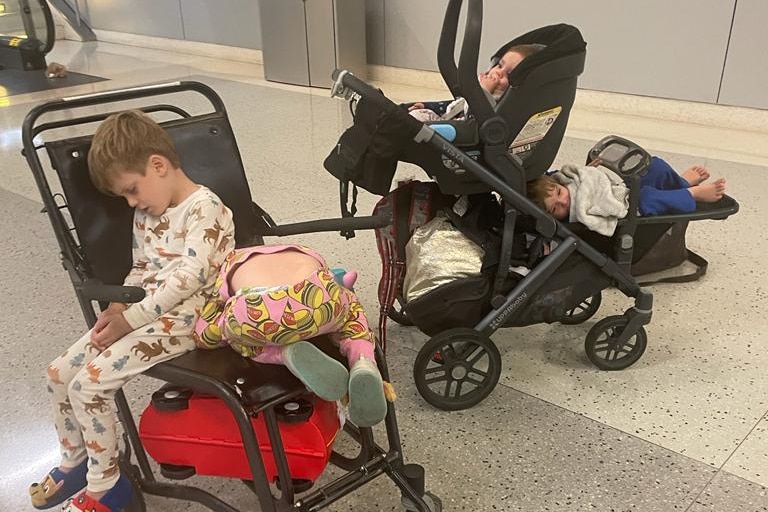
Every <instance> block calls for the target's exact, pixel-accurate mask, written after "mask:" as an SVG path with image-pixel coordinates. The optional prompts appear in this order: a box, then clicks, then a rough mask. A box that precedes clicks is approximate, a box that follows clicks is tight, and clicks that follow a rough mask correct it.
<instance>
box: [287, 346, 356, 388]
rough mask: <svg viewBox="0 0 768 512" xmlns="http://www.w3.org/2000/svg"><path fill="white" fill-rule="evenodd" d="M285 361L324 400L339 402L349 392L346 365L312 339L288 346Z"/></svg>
mask: <svg viewBox="0 0 768 512" xmlns="http://www.w3.org/2000/svg"><path fill="white" fill-rule="evenodd" d="M283 363H284V364H285V366H286V367H287V368H288V369H289V370H290V371H291V373H292V374H293V375H295V376H296V377H297V378H298V379H299V380H300V381H301V382H303V383H304V385H305V386H307V388H308V389H309V390H310V391H311V392H312V393H314V394H315V395H317V396H319V397H320V398H322V399H323V400H328V401H329V402H335V401H336V400H339V399H340V398H341V397H343V396H344V394H345V393H346V392H347V379H348V378H349V372H347V369H346V368H345V367H344V365H343V364H341V363H340V362H338V361H337V360H335V359H333V358H332V357H331V356H329V355H327V354H326V353H324V352H323V351H322V350H320V349H319V348H317V347H316V346H315V345H313V344H312V343H310V342H308V341H299V342H296V343H292V344H290V345H286V347H285V348H284V349H283Z"/></svg>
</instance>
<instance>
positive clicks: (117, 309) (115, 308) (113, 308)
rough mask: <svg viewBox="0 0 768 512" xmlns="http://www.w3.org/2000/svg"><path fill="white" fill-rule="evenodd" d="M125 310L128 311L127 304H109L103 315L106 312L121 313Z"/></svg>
mask: <svg viewBox="0 0 768 512" xmlns="http://www.w3.org/2000/svg"><path fill="white" fill-rule="evenodd" d="M126 309H128V304H123V303H122V302H110V303H109V306H107V309H105V310H104V313H106V312H107V311H109V312H111V313H122V312H123V311H125V310H126Z"/></svg>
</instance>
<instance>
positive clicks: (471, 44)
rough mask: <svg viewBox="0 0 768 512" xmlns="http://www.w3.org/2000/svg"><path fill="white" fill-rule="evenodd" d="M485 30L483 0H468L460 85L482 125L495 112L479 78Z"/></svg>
mask: <svg viewBox="0 0 768 512" xmlns="http://www.w3.org/2000/svg"><path fill="white" fill-rule="evenodd" d="M482 31H483V0H468V3H467V21H466V24H465V26H464V41H463V42H462V44H461V56H460V57H459V85H460V87H461V91H462V92H463V96H464V98H465V99H466V100H467V103H468V104H469V111H470V112H472V114H473V115H474V116H475V117H476V118H477V120H478V122H479V123H480V124H481V125H482V123H483V122H485V121H486V120H488V119H490V118H491V117H493V115H494V114H495V112H494V110H493V107H491V103H490V102H489V101H488V98H487V97H486V96H485V93H484V92H483V88H482V87H480V82H479V81H478V79H477V62H478V55H479V54H480V36H481V34H482Z"/></svg>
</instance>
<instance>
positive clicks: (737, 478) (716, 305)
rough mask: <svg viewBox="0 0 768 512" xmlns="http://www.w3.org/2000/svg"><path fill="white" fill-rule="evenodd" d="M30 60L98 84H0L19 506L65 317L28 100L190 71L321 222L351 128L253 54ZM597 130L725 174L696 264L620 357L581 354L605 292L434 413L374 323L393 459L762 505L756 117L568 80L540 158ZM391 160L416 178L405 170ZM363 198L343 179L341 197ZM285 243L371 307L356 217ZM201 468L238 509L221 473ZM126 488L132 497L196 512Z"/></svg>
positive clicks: (489, 485)
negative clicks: (384, 356)
mask: <svg viewBox="0 0 768 512" xmlns="http://www.w3.org/2000/svg"><path fill="white" fill-rule="evenodd" d="M48 60H49V61H57V62H61V63H63V64H65V65H66V66H67V67H68V68H69V69H70V70H71V71H75V72H79V73H85V74H89V75H95V76H99V77H103V78H105V79H107V80H105V81H101V82H96V83H90V84H85V85H79V86H76V87H71V88H67V89H63V90H62V89H59V90H52V91H46V92H38V93H31V94H21V95H14V96H6V97H3V96H2V95H1V94H0V172H1V173H2V174H0V176H1V178H0V232H2V234H3V236H2V241H0V261H2V268H3V271H2V288H3V292H4V293H3V294H2V297H1V298H0V305H2V311H3V312H4V317H5V320H4V322H3V325H4V326H5V327H4V329H3V330H2V334H0V340H1V341H0V401H1V402H2V404H3V407H2V408H0V419H1V420H2V428H0V501H1V502H2V505H0V509H2V510H7V511H11V510H32V508H31V505H30V504H29V501H28V500H29V498H28V495H27V486H28V485H29V483H31V482H33V481H35V480H37V479H38V478H40V477H41V476H42V475H43V474H44V473H45V472H46V471H48V470H49V469H50V467H51V466H52V465H54V464H55V463H56V461H57V450H56V440H55V434H54V430H53V425H52V422H51V419H50V418H49V417H48V405H47V397H46V393H45V389H44V387H45V385H44V372H45V367H46V365H47V364H48V363H49V362H50V361H51V360H52V359H53V358H54V357H55V356H57V355H58V354H59V353H60V352H61V351H62V350H63V348H65V347H67V346H69V345H70V344H71V343H72V342H73V341H74V340H76V339H77V338H78V337H79V336H80V335H81V333H82V332H83V330H84V329H85V323H84V321H83V319H82V316H81V314H80V311H79V309H78V306H77V303H76V301H75V298H74V294H73V292H72V290H71V286H70V284H69V282H68V279H67V275H66V272H64V271H63V270H62V267H61V265H60V262H59V257H58V249H57V245H56V242H55V239H54V235H53V232H52V230H51V228H50V226H49V224H48V222H47V219H46V218H45V216H44V215H43V214H41V213H40V210H41V208H42V205H41V202H40V197H39V194H38V192H37V190H36V188H35V184H34V182H33V178H32V175H31V173H30V171H29V169H28V168H27V165H26V163H25V161H24V159H23V158H22V156H21V154H20V149H21V135H20V132H21V131H20V127H21V122H22V119H23V118H24V116H25V115H26V113H27V112H28V111H29V109H30V108H32V106H34V105H35V104H37V103H39V102H42V101H44V100H48V99H53V98H57V97H60V96H63V95H76V94H82V93H88V92H92V91H99V90H107V89H114V88H118V87H128V86H135V85H139V84H146V83H157V82H162V81H173V80H180V79H181V80H183V79H193V80H198V81H201V82H204V83H206V84H208V85H210V86H211V87H213V88H214V89H215V90H216V91H217V92H218V93H219V94H220V95H221V96H222V98H223V100H224V102H225V104H226V106H227V108H228V111H229V114H230V117H231V122H232V125H233V128H234V132H235V136H236V138H237V141H238V145H239V147H240V151H241V153H242V157H243V161H244V165H245V168H246V171H247V175H248V180H249V183H250V187H251V191H252V195H253V197H254V200H255V201H256V202H257V203H259V204H260V205H261V206H262V207H263V208H264V209H265V210H267V211H268V212H269V213H270V214H271V215H272V216H273V217H274V218H275V220H276V221H278V222H294V221H301V220H310V219H317V218H325V217H334V216H338V208H339V203H338V198H337V188H338V184H337V183H338V182H337V181H336V180H335V179H334V178H333V177H332V176H331V175H330V174H329V173H328V172H326V171H325V170H324V169H323V166H322V162H323V159H324V158H325V157H326V155H327V154H328V152H329V151H330V150H331V148H333V147H334V145H335V144H336V141H337V139H338V136H339V134H340V133H341V132H342V131H343V129H344V128H345V127H346V126H348V124H349V122H350V121H349V113H348V107H347V104H346V103H344V102H342V101H338V100H334V99H331V98H330V97H329V92H328V91H327V90H324V89H309V88H302V87H295V86H284V85H280V84H275V83H271V82H267V81H265V80H264V74H263V69H262V67H261V65H259V64H253V63H244V62H237V61H226V60H222V59H216V58H209V57H201V56H196V55H190V54H183V53H175V52H171V51H163V50H156V49H144V48H138V47H131V46H123V45H117V44H108V43H79V42H73V41H60V42H57V45H56V47H55V49H54V50H53V52H52V53H51V54H50V55H49V56H48ZM376 85H378V86H379V87H381V88H382V89H383V90H384V91H385V92H386V93H387V94H388V95H389V96H390V97H392V98H393V99H395V100H400V101H406V100H416V99H431V98H437V99H440V98H444V97H445V96H446V91H445V90H440V89H427V88H424V87H413V86H405V85H401V84H394V83H386V82H376ZM612 133H613V134H618V135H622V136H625V137H627V138H630V139H632V140H634V141H636V142H638V143H639V144H641V145H643V146H644V147H645V148H646V149H648V150H649V151H651V152H652V153H654V154H658V155H661V156H663V157H664V158H665V159H667V160H668V161H669V162H670V163H671V164H672V165H673V166H674V167H675V168H677V169H679V170H682V169H685V168H687V167H689V166H691V165H694V164H699V165H703V166H705V167H707V168H708V169H709V170H710V172H711V173H712V175H713V176H715V177H720V176H722V177H725V178H726V179H727V182H728V190H729V194H730V195H732V196H733V197H734V198H736V199H737V200H738V201H739V203H740V205H741V209H740V211H739V213H738V214H737V215H735V216H733V217H731V218H729V219H727V220H725V221H703V222H696V223H691V225H690V227H689V230H688V245H689V247H690V248H691V249H693V250H695V251H696V252H698V253H700V254H702V255H703V256H704V257H706V258H707V259H708V260H709V262H710V265H709V271H708V273H707V274H706V276H705V277H704V278H702V279H701V280H699V281H696V282H692V283H684V284H662V285H658V286H655V287H654V289H653V292H654V299H655V304H654V305H655V308H654V309H655V310H654V314H653V320H652V322H651V324H650V325H648V326H647V327H646V330H647V332H648V349H647V351H646V353H645V355H644V357H643V358H642V359H641V360H640V361H639V362H638V363H637V364H635V365H634V366H632V367H630V368H628V369H626V370H624V371H620V372H604V371H600V370H598V369H596V368H595V367H594V366H593V365H591V364H590V363H589V361H588V360H587V358H586V356H585V354H584V348H583V339H584V336H585V334H586V332H587V331H588V330H589V328H590V327H591V325H593V324H594V323H595V321H597V320H599V319H600V318H602V317H603V316H607V315H609V314H619V313H621V312H622V311H624V309H626V308H627V307H628V306H629V301H628V300H627V299H626V297H624V296H623V295H621V294H620V293H618V292H616V291H615V290H608V291H607V292H604V298H603V305H602V307H601V310H600V313H599V314H598V315H597V317H596V318H594V319H592V320H590V321H588V322H586V323H585V324H582V325H575V326H565V325H560V324H557V323H555V324H551V325H547V324H541V325H536V326H532V327H526V328H511V329H502V330H500V331H498V332H497V333H496V334H494V336H493V340H494V342H495V343H496V345H497V346H498V347H499V350H500V352H501V356H502V360H503V371H502V377H501V380H500V383H499V385H498V386H497V387H496V389H495V390H494V391H493V393H492V394H491V395H490V396H489V397H488V398H487V399H486V400H485V401H483V402H482V403H480V404H478V405H477V406H475V407H473V408H471V409H468V410H463V411H457V412H445V411H439V410H436V409H435V408H433V407H431V406H429V405H428V404H427V403H426V402H425V401H424V400H423V399H422V398H421V397H420V396H419V394H418V392H417V390H416V388H415V385H414V383H413V377H412V374H411V373H412V370H411V369H412V363H413V360H414V357H415V355H416V351H417V349H418V347H419V346H420V345H422V344H423V343H424V342H425V341H426V339H427V337H426V336H425V335H423V334H421V333H420V332H418V331H417V330H415V329H414V328H408V327H401V326H398V325H391V326H390V331H389V336H388V337H389V345H388V361H389V367H390V370H391V371H392V373H393V376H392V380H393V382H394V385H395V387H396V389H397V391H398V400H397V403H396V406H397V416H398V421H399V427H400V433H401V435H402V438H403V449H404V453H405V458H406V460H407V461H413V462H418V463H420V464H423V465H424V466H425V468H426V474H427V488H428V489H429V490H431V491H432V492H434V493H435V494H436V495H438V496H440V498H441V499H442V501H443V505H444V510H447V511H454V510H472V511H491V510H497V511H521V512H522V511H524V512H534V511H568V512H570V511H617V512H618V511H622V512H623V511H633V512H668V511H686V512H710V511H711V512H715V511H717V512H757V511H768V398H767V397H768V379H766V370H765V369H766V367H768V350H766V348H767V347H768V334H766V333H767V332H768V317H766V313H765V312H766V311H768V288H767V287H766V284H765V283H766V278H767V277H768V270H766V265H765V263H764V262H763V261H762V256H761V255H764V254H766V253H768V238H767V237H766V236H765V231H764V230H768V221H766V218H765V216H764V213H760V212H761V211H763V212H764V211H765V208H764V207H760V205H761V204H764V203H765V194H766V190H768V169H767V168H766V166H768V144H766V142H767V141H768V112H766V111H757V110H749V109H741V108H731V107H724V106H712V105H703V104H693V103H684V102H678V101H671V100H663V99H653V98H639V97H632V96H622V95H615V94H607V93H599V92H591V91H579V94H578V96H577V99H576V103H575V107H574V111H573V114H572V117H571V121H570V124H569V129H568V132H567V133H566V138H565V140H564V143H563V145H562V147H561V150H560V153H559V155H558V157H557V160H556V164H563V163H569V162H573V163H582V162H583V161H584V158H585V152H586V151H587V149H589V148H590V147H591V146H592V144H593V143H594V142H595V141H596V140H598V139H600V138H601V137H603V136H604V135H607V134H612ZM398 176H401V177H408V176H413V177H417V178H420V179H424V178H425V177H424V175H423V174H421V171H420V170H418V169H417V168H413V167H409V166H402V167H401V169H400V170H399V171H398ZM323 198H325V199H323ZM375 200H376V198H375V197H373V196H371V195H369V194H361V196H360V199H359V203H358V207H359V209H360V210H361V212H368V211H370V209H371V208H372V206H373V204H374V203H375ZM289 240H290V241H299V242H301V243H303V244H306V245H309V246H312V247H315V248H318V249H319V250H320V251H321V252H323V254H324V255H325V256H326V258H327V259H328V261H329V263H331V265H344V266H345V267H347V268H351V269H356V270H357V271H358V272H359V273H360V279H359V281H358V284H357V286H356V288H357V291H358V294H359V296H360V297H361V300H362V301H363V304H364V305H366V306H367V307H368V309H369V310H370V311H371V312H372V313H371V314H372V316H375V312H376V311H377V310H378V307H377V298H376V286H377V283H378V279H379V275H380V262H379V255H378V254H377V252H376V245H375V241H374V237H373V234H372V233H370V232H359V233H358V235H357V237H355V238H353V239H351V240H345V239H344V238H342V237H340V236H339V235H338V234H337V233H324V234H312V235H305V236H301V237H290V238H289ZM270 241H275V240H270ZM156 387H157V381H153V380H151V379H149V378H144V377H139V378H137V379H136V380H135V381H133V382H132V383H131V384H129V385H128V386H127V388H126V392H127V396H128V398H129V401H130V402H131V404H136V405H137V407H136V408H135V409H136V410H140V407H139V405H140V404H143V403H145V402H146V400H147V398H148V396H149V394H150V393H151V392H152V391H153V390H154V389H155V388H156ZM332 475H333V470H331V471H330V474H329V475H327V478H330V477H332ZM201 480H203V483H202V485H203V486H204V487H205V488H206V489H208V490H209V491H211V492H213V493H214V494H216V495H220V496H226V497H227V498H228V499H230V500H231V501H233V502H234V503H235V504H237V505H238V506H240V507H242V508H243V509H244V510H254V508H253V507H251V506H249V503H253V496H252V494H251V493H250V491H248V489H247V488H246V487H245V486H244V485H242V483H241V482H239V481H227V480H222V479H209V478H202V479H201ZM146 500H147V508H148V510H150V511H169V512H171V511H202V510H205V509H204V508H203V507H202V506H200V505H190V504H188V503H182V502H179V501H174V500H171V499H166V498H159V497H154V496H147V497H146ZM399 507H400V502H399V494H398V493H397V492H395V488H394V487H393V485H392V483H391V482H390V481H388V480H387V479H386V478H379V479H378V480H376V481H375V482H374V483H373V484H371V485H367V486H365V487H363V488H362V489H360V490H359V491H358V492H356V493H353V494H351V495H350V496H348V497H346V498H344V499H342V500H340V501H338V502H337V503H335V504H333V505H332V506H331V507H330V510H339V511H343V510H355V511H358V510H371V511H373V510H393V511H394V510H400V508H399Z"/></svg>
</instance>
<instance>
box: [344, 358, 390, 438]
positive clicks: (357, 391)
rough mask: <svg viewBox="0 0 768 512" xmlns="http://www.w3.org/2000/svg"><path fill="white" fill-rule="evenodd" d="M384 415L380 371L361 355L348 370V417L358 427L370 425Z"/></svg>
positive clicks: (384, 406) (382, 385)
mask: <svg viewBox="0 0 768 512" xmlns="http://www.w3.org/2000/svg"><path fill="white" fill-rule="evenodd" d="M386 415H387V401H386V399H385V397H384V383H383V382H382V379H381V373H379V369H378V367H377V366H376V363H375V362H373V361H370V360H368V359H365V358H364V357H361V358H360V359H358V360H357V361H355V363H354V364H353V365H352V368H351V369H350V370H349V419H350V420H351V421H352V423H354V424H355V425H357V426H358V427H372V426H374V425H376V424H377V423H379V422H381V421H382V420H383V419H384V416H386Z"/></svg>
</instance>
